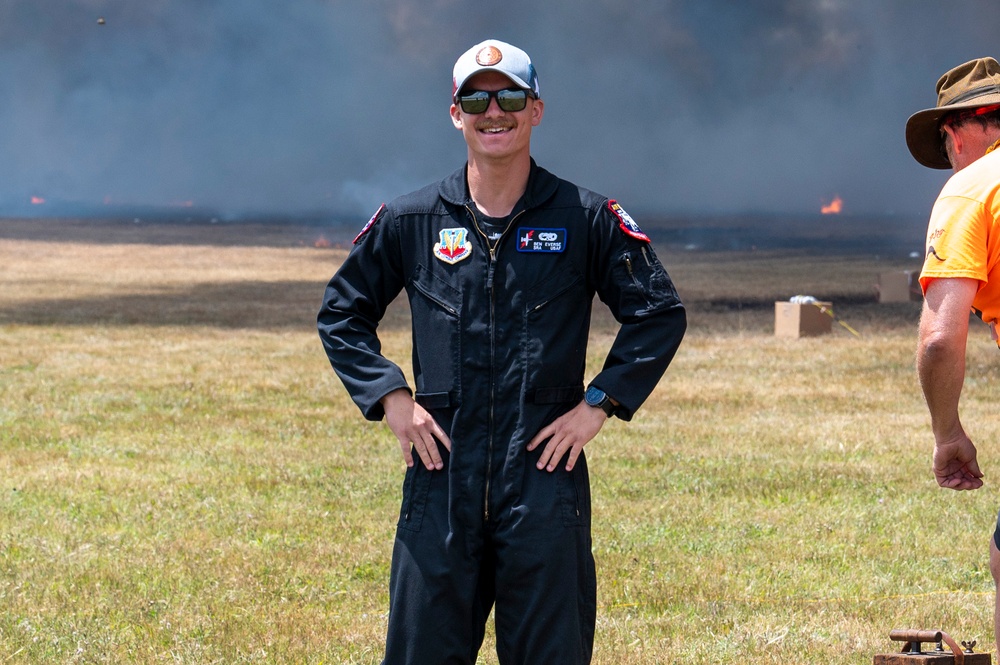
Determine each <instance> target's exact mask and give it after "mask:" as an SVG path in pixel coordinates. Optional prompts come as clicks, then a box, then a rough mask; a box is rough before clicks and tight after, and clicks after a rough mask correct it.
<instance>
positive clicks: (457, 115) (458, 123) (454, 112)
mask: <svg viewBox="0 0 1000 665" xmlns="http://www.w3.org/2000/svg"><path fill="white" fill-rule="evenodd" d="M451 124H453V125H455V129H457V130H458V131H462V127H463V126H464V125H463V123H462V112H461V111H460V110H459V108H458V105H457V104H452V105H451Z"/></svg>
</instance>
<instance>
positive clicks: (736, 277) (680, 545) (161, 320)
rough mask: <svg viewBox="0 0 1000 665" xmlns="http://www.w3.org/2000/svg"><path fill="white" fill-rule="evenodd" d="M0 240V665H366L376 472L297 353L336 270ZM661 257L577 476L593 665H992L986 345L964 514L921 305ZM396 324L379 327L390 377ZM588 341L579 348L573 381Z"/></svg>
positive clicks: (390, 478) (255, 250)
mask: <svg viewBox="0 0 1000 665" xmlns="http://www.w3.org/2000/svg"><path fill="white" fill-rule="evenodd" d="M109 228H110V227H109ZM3 229H4V223H3V222H0V339H2V343H0V607H2V611H0V663H312V664H318V663H378V662H379V660H380V658H381V642H382V637H383V632H384V623H385V613H386V608H387V602H388V598H387V580H388V568H389V555H390V550H391V546H392V535H393V530H394V524H395V520H396V513H397V502H398V494H399V487H400V484H401V482H402V470H403V465H402V462H401V460H400V457H399V452H398V448H397V446H396V444H395V442H394V440H393V438H392V436H391V434H390V433H389V431H388V429H387V428H385V426H384V425H373V424H369V423H366V422H365V421H364V420H363V419H362V417H361V416H360V414H359V413H358V411H357V410H356V408H355V407H354V406H353V404H352V403H351V402H350V400H349V398H348V397H347V395H346V393H345V391H344V389H343V388H342V386H341V385H340V384H339V382H338V381H337V379H336V377H335V376H334V375H333V373H332V371H331V370H330V368H329V366H328V364H327V361H326V358H325V356H324V354H323V352H322V349H321V346H320V344H319V341H318V338H317V336H316V333H315V330H314V318H315V312H316V310H317V308H318V305H319V301H320V297H321V294H322V289H323V286H324V285H325V282H326V281H327V279H328V278H329V276H330V275H331V274H332V272H333V270H334V269H335V267H336V265H337V264H338V262H339V261H340V260H341V259H342V257H343V256H344V252H343V250H342V249H337V248H336V247H333V248H326V247H321V248H318V247H315V246H313V244H314V243H311V242H307V241H301V242H300V241H296V242H294V243H293V242H287V243H284V244H283V243H282V242H273V241H272V240H273V239H269V240H268V242H266V243H265V242H262V243H261V244H255V243H254V242H253V241H252V240H247V239H243V240H242V241H241V242H226V241H225V240H224V239H223V240H221V241H220V240H219V239H218V238H216V237H214V236H212V237H210V236H209V235H208V232H203V233H202V235H199V233H198V232H196V230H192V229H181V230H179V231H173V230H170V229H169V228H168V229H166V230H164V229H163V228H156V229H153V228H136V229H131V228H130V229H127V230H120V232H114V231H113V230H108V229H105V230H104V231H102V234H103V235H101V236H100V237H88V236H87V235H86V234H75V235H72V234H69V235H71V236H72V237H70V238H68V239H67V238H64V237H62V236H61V235H60V234H59V233H52V234H51V236H52V237H50V238H44V237H38V234H35V235H33V236H30V237H29V236H28V235H26V234H20V236H18V237H6V238H4V237H3V235H2V231H3ZM213 233H214V232H213ZM15 235H16V234H15ZM659 249H660V251H659V254H660V256H661V258H662V259H663V260H664V263H665V264H666V265H667V268H668V270H669V271H670V273H671V276H672V277H673V278H674V280H675V282H676V283H677V285H678V289H679V290H680V292H681V296H682V297H683V298H684V300H685V302H686V304H687V305H688V308H689V314H690V322H691V325H690V330H689V333H688V336H687V338H686V340H685V342H684V344H683V345H682V347H681V351H680V352H679V354H678V356H677V358H676V360H675V362H674V364H673V365H672V366H671V368H670V370H669V371H668V373H667V375H666V376H665V377H664V379H663V381H662V382H661V383H660V385H659V387H658V388H657V390H656V391H655V393H654V394H653V395H652V397H651V398H650V399H649V401H648V402H647V404H646V405H645V406H644V408H643V409H642V410H641V412H640V413H639V414H638V415H637V417H636V418H635V420H634V421H633V422H631V423H621V422H612V423H610V424H609V425H608V426H606V427H605V429H604V430H603V431H602V434H601V436H600V438H599V439H598V440H595V441H594V442H592V443H591V444H590V445H589V446H588V449H587V450H588V457H589V464H590V468H591V476H592V479H593V493H594V524H595V526H594V553H595V557H596V559H597V566H598V576H599V582H598V584H599V587H598V604H599V608H598V626H597V643H596V653H595V658H594V662H595V663H599V664H612V663H614V664H615V665H632V664H636V665H638V664H643V665H646V664H649V663H685V664H691V665H694V664H704V665H708V664H717V663H741V664H744V663H746V664H755V665H756V664H760V665H763V664H775V665H777V664H781V665H786V664H791V663H815V664H824V665H826V664H846V663H857V664H861V663H871V662H872V656H873V655H874V654H876V653H886V652H891V651H896V650H898V649H899V646H900V645H898V644H893V643H891V642H890V641H889V640H888V633H889V631H890V630H891V629H893V628H905V627H918V628H936V629H941V630H945V631H947V632H949V633H950V634H951V635H953V636H955V637H956V638H958V639H965V640H969V639H977V640H978V641H979V644H980V647H979V648H978V649H977V650H984V649H985V650H988V651H993V650H994V649H993V647H992V592H991V589H992V582H991V580H990V575H989V570H988V567H987V543H988V538H989V536H990V534H991V533H992V527H993V523H994V521H995V515H996V509H997V504H998V501H997V499H996V496H995V490H994V489H993V488H994V487H995V485H994V484H993V482H994V481H993V478H994V477H995V474H997V473H998V472H997V469H998V468H1000V451H998V450H997V443H996V442H997V441H998V440H1000V419H998V418H996V416H995V404H996V402H997V397H998V394H997V389H996V387H995V385H994V384H995V383H996V382H995V381H994V378H995V368H996V365H997V361H998V356H997V350H996V347H995V345H993V343H992V342H991V341H990V339H989V335H988V333H987V332H986V329H985V327H983V326H982V325H981V324H979V325H976V326H973V330H974V333H973V335H972V337H971V339H970V343H969V354H970V358H971V361H970V363H969V377H968V380H967V386H966V391H965V394H964V408H963V416H964V419H965V421H966V425H967V427H968V429H969V430H970V431H971V433H972V435H973V437H974V438H975V439H976V440H977V441H978V442H979V445H980V451H981V459H982V462H983V467H984V470H985V473H986V482H987V484H986V486H985V487H984V489H982V490H980V491H978V492H972V493H956V492H951V491H946V490H942V489H938V488H937V487H936V485H935V483H934V481H933V479H932V477H931V475H930V471H929V467H930V452H931V447H932V439H931V437H930V433H929V427H928V422H929V420H928V417H927V415H926V412H925V407H924V404H923V401H922V398H921V396H920V393H919V390H918V387H917V382H916V377H915V373H914V368H913V350H914V345H915V326H916V322H917V319H918V314H919V304H918V303H902V304H898V305H879V304H876V303H875V302H874V298H873V296H872V293H873V292H872V285H873V284H874V282H875V277H876V275H877V274H878V273H879V272H881V271H885V270H894V269H903V268H914V267H916V266H915V265H913V261H912V260H887V259H885V258H879V257H876V256H868V255H865V254H863V253H853V254H851V255H849V256H833V255H820V254H815V255H814V254H808V253H806V252H801V251H798V252H764V251H761V252H728V253H704V252H684V251H680V250H674V249H673V248H670V247H663V248H659ZM803 293H805V294H810V295H814V296H816V297H819V298H821V299H827V300H831V301H832V302H833V303H834V309H835V311H836V313H837V315H838V316H839V317H841V318H842V319H843V320H844V321H846V322H848V323H849V324H850V325H851V326H852V327H853V328H855V329H856V330H857V331H858V332H859V333H860V337H855V336H853V335H851V334H850V333H849V332H848V331H847V330H845V329H844V328H842V327H840V326H838V325H836V324H835V325H834V326H833V331H832V333H831V334H829V335H825V336H822V337H817V338H804V339H780V338H776V337H774V335H773V323H774V320H773V317H774V309H773V302H774V300H784V299H787V298H788V297H789V296H791V295H795V294H803ZM407 321H408V319H407V313H406V310H405V307H395V308H394V310H393V311H392V312H391V315H390V316H389V318H388V320H387V321H386V322H385V324H384V326H383V340H384V343H385V348H386V352H387V354H388V355H389V356H390V357H393V358H395V359H397V360H399V361H400V362H401V364H403V365H404V367H405V366H407V365H408V362H407V359H408V357H409V350H408V346H409V335H408V328H407ZM612 334H613V327H612V326H611V322H610V321H609V320H608V317H607V316H606V315H601V316H599V317H598V319H597V321H596V322H595V327H594V332H593V336H592V337H593V340H592V347H591V357H590V362H589V367H591V368H593V370H592V371H596V368H598V367H599V366H600V363H601V361H602V359H603V354H604V352H605V351H606V350H607V348H608V346H609V344H610V342H611V339H612ZM480 662H482V663H496V657H495V655H494V654H493V648H492V638H490V637H488V638H487V644H486V645H485V646H484V649H483V654H482V656H481V658H480Z"/></svg>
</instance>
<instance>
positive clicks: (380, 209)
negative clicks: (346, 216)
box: [352, 203, 385, 245]
mask: <svg viewBox="0 0 1000 665" xmlns="http://www.w3.org/2000/svg"><path fill="white" fill-rule="evenodd" d="M383 213H385V204H384V203H383V204H382V205H380V206H379V207H378V210H376V211H375V214H374V215H372V218H371V219H369V220H368V223H367V224H365V228H363V229H361V233H359V234H358V235H356V236H355V237H354V242H353V243H352V244H354V245H357V244H358V241H359V240H361V238H363V237H364V235H365V234H366V233H368V230H369V229H370V228H371V227H373V226H375V222H377V221H378V220H379V219H380V218H381V217H382V214H383Z"/></svg>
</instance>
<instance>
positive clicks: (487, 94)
mask: <svg viewBox="0 0 1000 665" xmlns="http://www.w3.org/2000/svg"><path fill="white" fill-rule="evenodd" d="M529 95H531V97H534V96H535V95H533V94H532V93H531V92H529V91H527V90H524V89H523V88H507V89H506V90H496V91H493V90H469V91H467V92H465V93H464V94H461V95H459V96H458V98H457V99H456V101H457V102H458V105H459V106H460V107H461V108H462V111H464V112H465V113H470V114H477V113H484V112H485V111H486V109H488V108H489V107H490V100H491V99H495V100H497V106H499V107H500V110H501V111H507V112H509V113H513V112H515V111H523V110H524V107H525V106H527V105H528V96H529Z"/></svg>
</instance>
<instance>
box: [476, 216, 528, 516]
mask: <svg viewBox="0 0 1000 665" xmlns="http://www.w3.org/2000/svg"><path fill="white" fill-rule="evenodd" d="M465 209H466V210H467V211H468V213H469V216H470V217H471V218H472V224H473V226H475V227H476V231H478V232H479V235H481V236H482V237H483V240H484V241H486V247H487V249H488V250H489V257H490V260H489V264H488V265H487V268H486V289H487V290H488V291H489V292H490V404H489V417H488V419H487V422H488V424H489V433H488V435H487V438H486V491H485V492H484V494H483V521H484V522H489V521H490V481H491V479H492V477H493V434H494V423H495V415H494V408H495V405H496V294H495V291H494V289H493V276H494V275H495V274H496V264H497V255H498V253H499V249H500V244H501V243H502V242H503V239H504V236H506V235H507V232H508V231H510V229H511V227H512V226H513V225H514V220H516V219H517V218H518V217H520V216H521V215H523V214H524V212H525V211H524V210H522V211H521V212H519V213H517V214H516V215H514V216H513V217H511V218H510V221H509V222H507V226H505V227H504V230H503V231H502V232H501V233H500V235H499V236H498V237H497V239H496V242H495V243H491V242H490V238H489V236H488V235H486V232H485V231H483V229H482V227H480V226H479V220H478V219H477V218H476V213H475V212H473V210H472V206H469V205H466V206H465Z"/></svg>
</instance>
